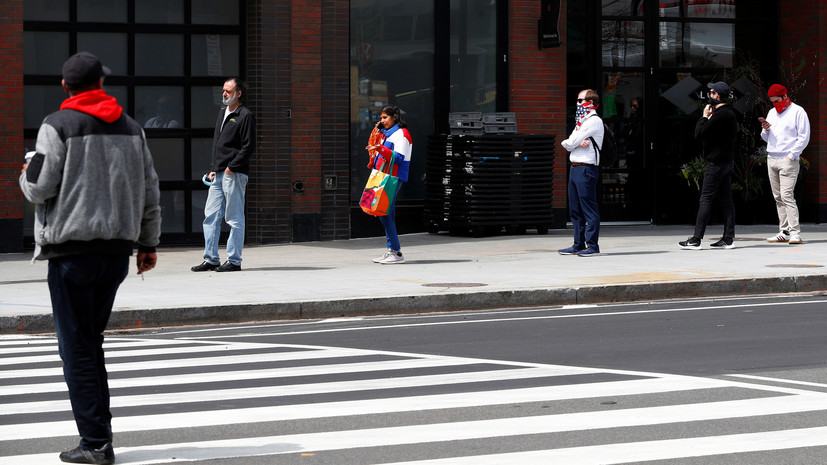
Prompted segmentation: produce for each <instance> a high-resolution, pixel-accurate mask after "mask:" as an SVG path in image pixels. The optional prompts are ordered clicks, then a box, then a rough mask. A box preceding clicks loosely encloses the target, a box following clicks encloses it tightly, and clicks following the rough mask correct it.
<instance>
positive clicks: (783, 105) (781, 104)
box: [772, 97, 793, 115]
mask: <svg viewBox="0 0 827 465" xmlns="http://www.w3.org/2000/svg"><path fill="white" fill-rule="evenodd" d="M792 103H793V102H792V100H790V98H789V97H787V98H785V99H784V100H779V101H777V102H773V103H772V106H774V107H775V112H776V113H778V114H779V115H780V114H781V112H783V111H784V110H786V109H787V107H789V106H790V105H792Z"/></svg>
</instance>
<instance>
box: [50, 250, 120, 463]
mask: <svg viewBox="0 0 827 465" xmlns="http://www.w3.org/2000/svg"><path fill="white" fill-rule="evenodd" d="M128 268H129V256H127V255H77V256H68V257H60V258H54V259H51V260H49V277H48V281H49V291H50V293H51V297H52V314H53V315H54V320H55V329H56V330H57V340H58V349H59V351H60V358H61V360H63V376H64V378H65V379H66V385H67V386H68V388H69V400H70V401H71V402H72V413H73V414H74V416H75V423H76V424H77V427H78V433H80V437H81V440H80V446H81V447H83V448H86V449H94V448H99V447H101V446H103V445H104V444H105V443H107V442H109V441H111V440H112V414H111V413H110V411H109V381H108V376H107V373H106V367H105V366H104V357H103V331H104V329H106V324H107V323H108V322H109V315H110V314H111V313H112V304H113V303H114V301H115V293H116V292H117V291H118V287H119V286H120V284H121V282H123V280H124V278H126V274H127V272H128Z"/></svg>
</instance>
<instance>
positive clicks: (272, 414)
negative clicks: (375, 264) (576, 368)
mask: <svg viewBox="0 0 827 465" xmlns="http://www.w3.org/2000/svg"><path fill="white" fill-rule="evenodd" d="M720 386H721V382H720V381H717V380H710V379H704V378H696V379H687V378H684V377H668V378H650V379H643V380H630V381H610V382H605V383H591V384H579V385H563V386H544V387H536V388H523V389H510V390H501V391H483V392H459V393H451V394H439V395H426V396H409V397H391V398H383V399H368V400H356V401H341V402H329V403H314V404H297V405H279V406H272V407H256V408H242V409H226V410H218V411H216V410H209V411H196V412H183V413H168V414H157V415H139V416H131V417H118V416H116V417H115V418H113V420H112V429H113V430H114V431H119V432H127V431H150V430H154V429H157V428H158V426H159V425H163V426H164V428H194V427H202V426H217V425H231V424H247V423H260V422H269V421H284V420H297V419H307V418H329V417H343V416H350V415H368V414H379V413H398V412H408V411H413V412H416V411H422V410H440V409H450V408H464V407H482V406H491V405H503V404H516V403H527V402H552V401H556V400H566V399H583V398H591V397H604V396H607V395H610V396H627V395H641V394H652V393H659V392H676V391H688V390H693V389H710V388H715V387H720ZM824 399H827V396H825V397H824ZM757 400H759V401H760V402H759V404H761V405H774V403H773V402H770V401H768V400H767V399H757ZM719 404H720V403H719ZM807 405H808V408H809V409H810V410H819V409H820V407H819V404H818V403H817V402H813V400H812V399H810V400H809V403H808V404H807ZM747 407H749V409H748V410H745V412H749V413H750V414H752V412H755V411H761V408H760V405H756V406H754V407H753V406H751V405H749V406H748V405H745V406H744V407H743V408H745V409H747ZM676 408H680V407H676ZM823 408H827V403H825V404H824V405H823ZM640 411H641V412H642V411H644V410H640ZM671 415H674V414H671ZM673 421H675V417H674V416H672V417H671V419H670V422H673ZM76 433H77V429H76V426H75V423H74V421H52V422H41V423H26V424H17V425H0V438H4V439H5V440H18V439H33V438H43V437H55V436H72V435H74V434H76Z"/></svg>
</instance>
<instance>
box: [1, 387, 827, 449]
mask: <svg viewBox="0 0 827 465" xmlns="http://www.w3.org/2000/svg"><path fill="white" fill-rule="evenodd" d="M804 397H806V396H794V397H783V398H778V399H773V400H769V402H767V401H768V399H751V400H742V401H728V402H716V403H708V404H689V405H680V406H668V407H652V408H642V409H630V410H629V411H624V410H618V411H611V412H587V413H575V414H563V415H548V416H531V417H523V418H506V419H496V420H482V421H467V422H456V423H442V424H429V425H415V426H400V427H389V428H374V429H363V430H351V431H334V432H323V433H307V434H295V435H283V436H271V437H255V438H242V439H231V440H215V441H204V442H191V443H179V444H159V445H154V446H142V447H133V448H128V447H127V448H119V449H118V450H117V458H118V462H119V463H132V464H143V463H163V462H166V461H173V460H175V461H176V462H178V461H188V460H207V459H217V458H230V457H234V456H237V455H236V454H238V452H239V451H243V455H244V456H260V455H275V454H287V453H299V452H317V451H326V450H343V449H352V448H367V447H382V446H396V445H403V444H424V443H434V442H447V441H462V440H471V439H479V438H494V437H508V436H522V435H535V434H551V433H558V432H562V431H573V430H588V429H599V428H617V427H626V426H638V425H652V424H667V423H673V422H675V421H676V420H677V421H703V420H710V419H720V418H735V417H741V418H743V417H751V416H758V415H772V414H774V413H776V412H789V411H809V410H811V408H812V407H813V405H812V403H813V400H812V399H806V398H804ZM821 406H822V407H827V406H825V405H824V402H823V400H822V402H821ZM756 408H757V409H758V410H757V411H755V410H753V409H756ZM823 445H827V427H818V428H807V429H798V430H786V431H769V432H760V433H747V434H737V435H727V436H711V437H702V438H689V439H673V440H662V441H646V442H637V443H624V444H605V445H599V446H586V447H576V448H568V449H557V450H554V449H552V450H543V451H530V452H517V453H511V454H493V455H483V456H471V457H452V458H446V459H437V460H421V461H413V462H401V463H396V464H394V465H403V464H404V465H449V464H450V465H495V464H502V463H520V464H536V465H546V464H548V463H577V464H578V465H591V464H594V465H596V464H609V463H611V464H619V463H629V462H642V461H648V460H665V459H671V458H679V457H697V456H703V455H716V454H731V453H739V452H750V451H755V450H778V449H790V448H798V447H813V446H823ZM233 452H235V454H234V453H233ZM45 456H46V455H45V454H42V455H38V456H28V457H26V456H19V457H3V458H0V465H4V464H12V463H14V464H17V463H32V461H33V459H34V458H35V457H44V458H45ZM49 457H52V458H54V455H49ZM14 460H17V461H14ZM386 465H391V464H386Z"/></svg>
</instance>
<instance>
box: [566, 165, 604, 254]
mask: <svg viewBox="0 0 827 465" xmlns="http://www.w3.org/2000/svg"><path fill="white" fill-rule="evenodd" d="M599 176H600V168H598V167H597V166H592V165H580V166H572V167H571V170H570V171H569V215H570V216H571V223H572V225H573V226H574V248H575V249H576V250H580V249H587V248H589V247H594V248H595V249H597V250H598V251H599V250H600V246H599V245H598V244H597V242H598V240H599V239H600V210H599V209H598V207H597V182H598V181H599Z"/></svg>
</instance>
